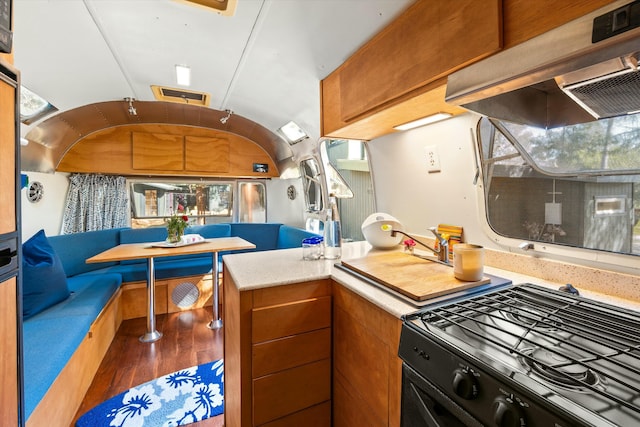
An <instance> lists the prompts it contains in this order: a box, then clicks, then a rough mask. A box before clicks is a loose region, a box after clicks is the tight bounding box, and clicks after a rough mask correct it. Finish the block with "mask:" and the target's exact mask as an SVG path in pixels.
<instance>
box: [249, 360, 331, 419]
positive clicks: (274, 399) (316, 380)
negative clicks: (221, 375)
mask: <svg viewBox="0 0 640 427" xmlns="http://www.w3.org/2000/svg"><path fill="white" fill-rule="evenodd" d="M330 399H331V360H330V359H324V360H321V361H318V362H314V363H310V364H307V365H303V366H299V367H297V368H293V369H287V370H286V371H281V372H278V373H276V374H273V375H267V376H264V377H260V378H257V379H255V380H253V425H261V424H265V423H267V422H269V421H274V420H276V419H278V418H281V417H284V416H286V415H289V414H293V413H294V412H297V411H300V410H302V409H305V408H309V407H311V406H314V405H317V404H319V403H322V402H326V401H328V400H330Z"/></svg>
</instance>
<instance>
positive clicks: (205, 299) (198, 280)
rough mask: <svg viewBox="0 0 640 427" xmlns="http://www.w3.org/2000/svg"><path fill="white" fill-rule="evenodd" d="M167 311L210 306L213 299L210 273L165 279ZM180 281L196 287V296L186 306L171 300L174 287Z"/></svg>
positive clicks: (220, 298) (172, 311)
mask: <svg viewBox="0 0 640 427" xmlns="http://www.w3.org/2000/svg"><path fill="white" fill-rule="evenodd" d="M166 282H167V313H175V312H178V311H186V310H193V309H194V308H202V307H211V304H212V300H213V285H212V282H211V274H205V275H204V276H190V277H179V278H176V279H168V280H167V281H166ZM182 283H191V284H192V285H193V286H195V287H196V288H197V289H198V298H197V299H196V300H195V301H194V302H193V304H191V305H188V306H186V305H185V306H182V307H181V306H178V305H176V304H175V303H174V301H173V292H174V290H175V288H176V287H177V286H179V285H181V284H182ZM219 300H220V301H221V300H222V290H220V294H219Z"/></svg>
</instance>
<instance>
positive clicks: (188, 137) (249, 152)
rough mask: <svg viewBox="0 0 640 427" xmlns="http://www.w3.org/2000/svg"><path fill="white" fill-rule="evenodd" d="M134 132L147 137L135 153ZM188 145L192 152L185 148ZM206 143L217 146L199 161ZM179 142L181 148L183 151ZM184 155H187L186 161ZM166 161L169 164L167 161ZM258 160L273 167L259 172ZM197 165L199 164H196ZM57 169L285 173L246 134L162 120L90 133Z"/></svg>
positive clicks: (191, 173)
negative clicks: (164, 122)
mask: <svg viewBox="0 0 640 427" xmlns="http://www.w3.org/2000/svg"><path fill="white" fill-rule="evenodd" d="M133 134H136V135H137V136H136V139H140V141H143V142H141V143H140V144H139V146H138V147H137V148H136V153H137V154H135V155H134V147H133V143H132V139H133V136H132V135H133ZM141 135H143V136H141ZM225 140H226V141H227V144H228V159H227V160H225V159H224V157H225V155H224V154H221V153H224V147H223V146H224V143H223V141H225ZM167 141H168V143H166V142H167ZM178 141H179V143H178ZM185 141H189V142H188V143H187V142H185ZM207 141H208V142H207ZM185 144H186V147H187V148H186V149H187V150H188V151H189V154H188V155H187V154H186V153H185ZM203 145H204V146H206V147H208V148H206V150H212V151H207V152H206V153H205V154H204V155H203V154H202V153H200V156H199V158H198V160H197V161H196V159H195V156H196V154H197V153H196V152H197V151H198V150H200V149H203ZM178 146H180V147H181V148H180V150H182V151H181V152H180V153H178V151H179V149H178ZM219 150H222V151H221V152H219ZM185 157H187V158H188V160H187V162H186V163H185ZM134 160H135V167H134ZM167 162H168V163H167ZM165 163H167V167H166V168H164V167H163V166H162V165H164V164H165ZM178 163H180V164H181V166H179V165H178ZM254 163H266V164H267V165H269V172H268V173H259V172H254V171H253V164H254ZM192 167H194V168H197V169H191V168H192ZM56 170H57V171H59V172H80V173H106V174H120V175H152V176H158V175H180V176H198V177H240V178H242V177H252V178H255V177H262V178H269V177H277V176H279V173H280V172H279V171H278V167H277V165H276V164H275V162H274V160H273V159H272V158H271V157H269V155H268V154H267V152H266V151H265V150H264V149H263V148H262V147H260V146H259V145H258V144H256V143H254V142H252V141H250V140H248V139H246V138H243V137H241V136H238V135H235V134H232V133H228V132H223V131H219V130H213V129H205V128H198V127H190V126H180V125H161V124H155V125H152V124H144V125H143V124H140V125H125V126H120V127H115V128H109V129H105V130H101V131H99V132H95V133H93V134H90V135H88V136H87V137H85V138H83V139H82V140H80V141H79V142H77V143H76V144H74V145H73V146H72V147H71V148H70V149H69V151H68V152H66V153H65V154H64V156H63V157H62V158H61V160H60V163H59V164H58V165H56Z"/></svg>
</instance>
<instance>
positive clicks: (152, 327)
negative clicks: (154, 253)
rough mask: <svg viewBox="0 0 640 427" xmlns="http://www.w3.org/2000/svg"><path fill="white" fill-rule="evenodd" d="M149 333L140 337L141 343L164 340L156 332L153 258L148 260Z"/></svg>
mask: <svg viewBox="0 0 640 427" xmlns="http://www.w3.org/2000/svg"><path fill="white" fill-rule="evenodd" d="M147 304H148V306H147V332H146V333H145V334H144V335H142V336H141V337H140V341H141V342H154V341H158V340H159V339H160V338H162V332H159V331H157V330H156V272H155V267H154V265H153V258H148V259H147Z"/></svg>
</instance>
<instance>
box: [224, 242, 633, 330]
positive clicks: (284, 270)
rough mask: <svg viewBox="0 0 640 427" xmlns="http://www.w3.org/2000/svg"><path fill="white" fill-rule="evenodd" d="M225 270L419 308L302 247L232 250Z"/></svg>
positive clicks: (352, 247) (244, 281) (354, 247)
mask: <svg viewBox="0 0 640 427" xmlns="http://www.w3.org/2000/svg"><path fill="white" fill-rule="evenodd" d="M372 251H376V250H375V249H372V248H371V246H370V245H369V244H368V243H366V242H352V243H346V244H344V245H343V247H342V259H355V258H361V257H363V256H365V255H366V254H367V253H369V252H372ZM223 262H224V268H225V273H226V274H229V275H230V276H231V277H232V278H233V281H234V282H235V284H236V285H237V286H238V289H239V290H240V291H248V290H253V289H259V288H266V287H272V286H280V285H287V284H292V283H299V282H306V281H310V280H319V279H327V278H332V279H333V280H335V281H336V282H338V283H340V284H341V285H343V286H344V287H346V288H347V289H349V290H351V291H353V292H355V293H357V294H358V295H360V296H362V297H363V298H365V299H366V300H368V301H370V302H372V303H374V304H375V305H377V306H379V307H380V308H382V309H383V310H385V311H387V312H389V313H390V314H392V315H394V316H396V317H398V318H400V317H401V316H402V315H405V314H408V313H412V312H415V311H417V310H419V309H420V308H419V307H416V306H415V305H413V304H409V303H407V302H405V301H404V300H403V299H402V298H401V297H399V296H395V294H392V293H391V291H387V290H384V289H382V288H379V287H377V286H374V285H371V284H369V283H367V282H364V281H362V280H360V279H358V278H357V277H355V276H354V275H352V274H349V273H347V272H345V271H342V270H340V269H338V268H336V267H335V266H334V264H336V263H339V262H340V260H339V259H338V260H325V259H320V260H316V261H305V260H303V259H302V248H294V249H280V250H275V251H260V252H249V253H240V254H229V255H225V256H224V257H223ZM485 273H487V274H490V275H494V276H498V277H502V278H505V279H509V280H511V281H512V282H513V284H520V283H534V284H538V285H541V286H546V287H549V288H552V289H558V287H560V286H562V285H564V283H556V282H549V281H546V280H542V279H540V278H536V277H531V276H526V275H523V274H518V273H514V272H512V271H507V270H501V269H497V268H493V267H488V266H487V267H485ZM579 291H580V294H581V295H582V296H583V297H586V298H592V299H596V300H599V301H603V302H606V303H609V304H613V305H616V306H620V307H625V308H630V309H634V310H640V304H638V303H635V302H632V301H628V300H623V299H621V298H616V297H615V296H611V295H606V294H602V293H596V292H593V291H588V290H582V289H579Z"/></svg>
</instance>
